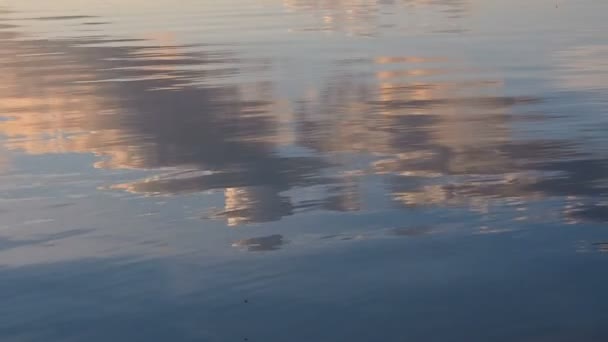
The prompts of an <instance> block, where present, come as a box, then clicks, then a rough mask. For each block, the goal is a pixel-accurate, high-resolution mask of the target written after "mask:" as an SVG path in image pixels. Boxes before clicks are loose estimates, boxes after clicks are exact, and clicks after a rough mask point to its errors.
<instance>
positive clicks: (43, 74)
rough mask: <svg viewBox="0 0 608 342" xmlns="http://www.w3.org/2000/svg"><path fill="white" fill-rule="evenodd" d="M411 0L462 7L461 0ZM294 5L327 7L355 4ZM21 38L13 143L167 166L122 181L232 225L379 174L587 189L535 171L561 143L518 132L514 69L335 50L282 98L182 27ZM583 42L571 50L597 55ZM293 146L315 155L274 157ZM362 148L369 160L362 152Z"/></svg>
mask: <svg viewBox="0 0 608 342" xmlns="http://www.w3.org/2000/svg"><path fill="white" fill-rule="evenodd" d="M399 3H400V4H401V2H399ZM404 3H409V4H413V5H442V6H444V5H445V6H448V7H449V6H454V7H455V8H463V7H466V2H461V1H454V2H449V1H448V2H444V1H430V2H429V1H420V2H407V1H406V2H404ZM386 4H395V2H389V3H384V2H383V3H379V2H377V1H358V2H356V4H355V5H353V8H354V9H353V10H352V11H350V10H349V11H346V12H344V13H343V14H344V15H346V19H330V20H329V19H328V20H329V21H330V22H343V21H344V20H347V21H348V20H353V21H355V22H365V20H363V19H361V18H359V17H358V16H359V15H360V14H361V13H365V14H369V13H371V12H373V11H371V8H375V7H377V6H380V5H386ZM285 6H287V7H289V8H292V9H294V10H300V9H305V10H314V11H327V12H328V13H330V14H331V13H333V12H335V11H339V10H345V8H347V7H348V6H346V4H345V2H339V3H333V2H332V3H329V2H324V1H320V2H314V1H285ZM358 11H360V12H358ZM455 11H456V10H455ZM456 12H458V11H456ZM349 18H350V19H349ZM7 29H8V30H5V31H4V32H5V33H6V32H13V31H14V28H13V27H7ZM13 33H14V34H13V35H8V36H6V37H5V38H4V39H1V40H0V45H1V49H0V51H2V52H0V63H1V65H2V67H3V70H5V72H3V73H2V74H0V84H2V86H1V87H0V96H1V97H2V98H3V101H2V102H0V111H1V112H2V113H4V116H5V117H6V119H5V120H3V121H0V132H1V133H2V134H3V135H5V136H6V137H7V139H6V140H5V148H7V149H9V150H16V151H22V152H25V153H27V154H33V155H35V154H50V153H93V154H95V155H97V156H98V157H97V159H98V161H97V162H96V163H95V166H96V167H99V168H108V169H158V168H169V169H171V171H169V172H167V173H165V174H161V175H159V176H155V177H150V178H147V179H143V180H140V181H136V182H130V183H125V184H116V185H114V186H113V187H112V188H114V189H118V190H126V191H129V192H133V193H141V194H147V195H164V194H170V195H175V194H183V193H198V192H204V191H208V190H213V191H219V192H222V193H223V194H224V208H223V209H222V210H217V211H215V212H212V213H209V216H210V217H215V218H222V219H225V220H226V222H227V224H228V225H229V226H238V225H242V224H246V223H253V222H267V221H275V220H279V219H281V218H282V217H284V216H289V215H293V214H294V213H297V212H302V211H307V210H313V209H324V210H332V211H360V210H365V201H364V200H363V198H362V195H361V194H360V186H361V184H362V183H364V182H365V177H368V176H372V175H378V176H382V177H384V179H385V180H386V183H387V191H388V194H387V196H389V197H390V198H392V199H393V201H394V202H395V203H398V204H400V205H404V206H420V205H464V206H467V207H470V208H473V209H475V210H479V209H480V208H483V207H487V202H488V201H489V200H494V199H505V198H509V199H513V198H518V199H525V200H533V199H538V198H541V197H542V196H543V195H547V194H550V193H555V192H557V193H560V194H561V193H566V194H568V195H577V194H578V193H579V192H585V191H591V189H592V188H593V186H592V185H588V184H582V181H579V183H580V184H577V185H578V188H576V189H575V188H573V187H567V188H560V187H559V186H557V185H559V184H554V183H551V182H552V181H553V180H552V179H551V177H547V174H551V173H552V172H553V173H559V172H561V171H562V170H561V169H562V166H561V165H549V166H546V165H542V164H540V166H539V167H531V166H529V165H530V164H531V161H534V162H536V163H542V162H543V161H550V160H551V158H554V157H556V156H560V155H561V154H564V155H565V154H567V149H564V148H563V147H562V146H561V145H560V144H561V143H560V142H558V141H540V140H539V141H533V140H532V141H517V140H516V139H514V137H513V125H514V123H515V122H516V120H515V118H516V115H515V114H516V111H517V109H518V108H519V107H520V106H530V105H532V106H533V105H535V104H537V103H539V102H540V101H541V99H539V98H534V97H529V96H512V95H507V94H505V90H504V84H505V81H504V80H502V79H500V78H497V77H495V76H493V77H486V76H485V73H484V71H483V70H477V69H474V68H471V67H469V66H467V65H466V62H463V61H455V60H452V59H450V58H449V57H446V56H416V55H406V56H391V55H378V56H375V57H372V58H360V59H355V60H343V61H338V65H340V66H341V67H340V68H338V69H337V70H336V71H332V73H333V74H330V75H329V79H328V80H327V81H326V82H325V84H323V85H321V86H319V87H318V88H309V89H308V90H307V91H306V92H305V93H304V94H302V95H301V96H300V97H299V98H298V97H296V98H289V97H285V96H283V95H278V94H279V93H280V92H279V91H277V88H278V87H280V85H279V84H276V83H275V81H273V80H272V78H271V77H270V75H269V74H265V71H264V70H265V67H268V61H263V62H262V64H264V65H263V68H260V69H256V70H261V71H259V72H258V73H257V74H256V77H254V78H253V80H247V81H245V78H243V72H244V71H243V70H245V69H247V68H248V67H251V66H256V65H257V64H258V63H260V60H259V59H251V60H249V59H246V58H243V57H242V56H239V55H238V54H236V53H235V52H234V51H230V50H229V49H228V48H227V47H221V46H218V47H213V46H212V47H211V48H209V49H207V48H204V47H201V48H198V49H193V47H191V46H185V45H180V44H178V43H177V42H176V38H175V35H174V34H173V33H153V34H148V35H146V36H145V37H141V40H140V44H138V45H137V46H135V45H134V46H129V45H128V44H127V45H124V44H123V45H113V44H112V43H111V42H113V40H112V39H106V38H103V37H96V38H94V39H77V38H74V39H47V40H37V39H33V38H27V37H21V36H20V34H19V33H17V32H13ZM15 37H19V38H20V39H19V40H16V39H14V38H15ZM138 39H140V38H138ZM108 42H110V43H109V44H104V45H99V43H108ZM141 42H143V44H142V43H141ZM91 43H96V44H97V45H91ZM584 51H587V50H584ZM584 51H583V52H581V51H578V50H576V51H573V52H571V53H574V54H576V55H581V54H582V55H584V56H587V55H590V54H591V53H586V52H584ZM592 51H598V49H597V48H594V49H592ZM591 55H595V52H594V53H592V54H591ZM362 70H368V71H369V70H372V71H371V74H368V73H361V71H362ZM471 76H474V77H471ZM216 81H217V82H216ZM595 83H596V82H594V84H595ZM293 148H304V149H306V150H307V151H308V153H307V154H306V155H298V154H292V153H285V152H280V151H285V150H286V149H293ZM360 158H369V159H370V160H368V161H366V162H365V163H363V164H362V163H360V162H357V163H353V161H355V160H357V159H360ZM566 167H568V166H567V165H566ZM566 171H568V172H570V173H572V174H573V175H574V176H579V175H578V174H577V173H576V171H572V170H566ZM543 172H544V173H543ZM583 174H584V173H583ZM596 179H597V177H596ZM582 185H584V186H582ZM316 186H320V187H322V188H323V189H324V190H323V191H322V194H321V195H320V198H316V199H312V200H310V199H308V200H297V199H295V198H292V197H291V195H288V194H286V192H287V191H289V190H291V189H296V188H297V189H301V188H304V187H316Z"/></svg>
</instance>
